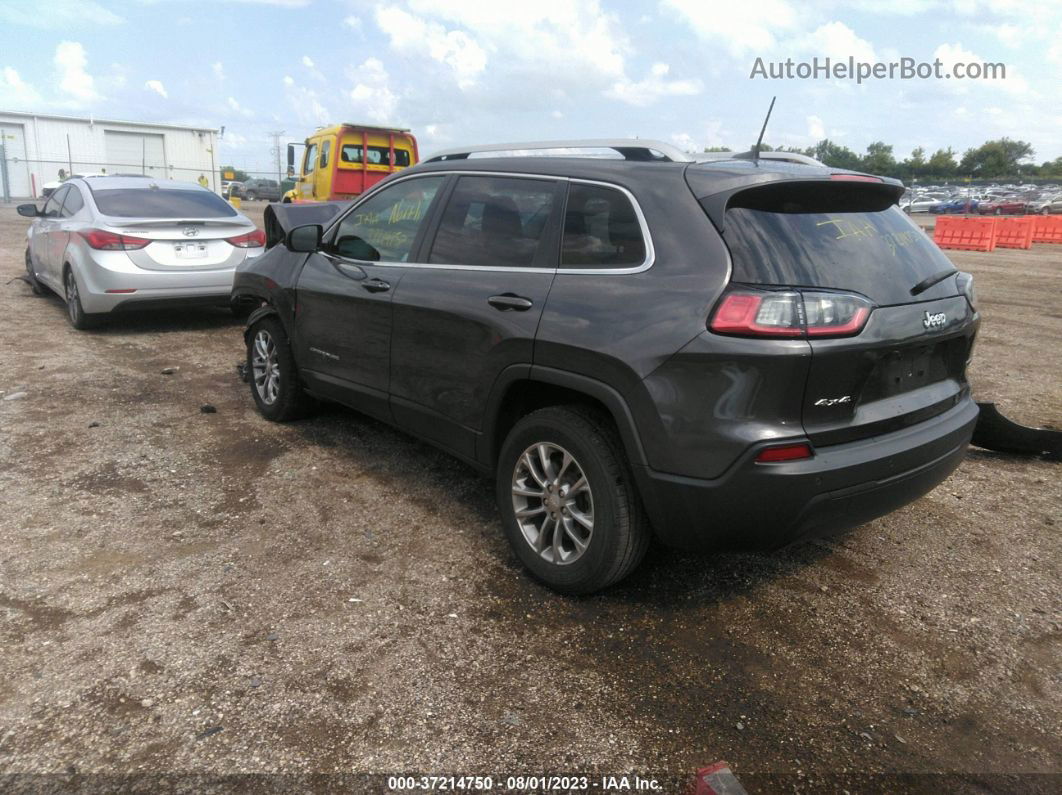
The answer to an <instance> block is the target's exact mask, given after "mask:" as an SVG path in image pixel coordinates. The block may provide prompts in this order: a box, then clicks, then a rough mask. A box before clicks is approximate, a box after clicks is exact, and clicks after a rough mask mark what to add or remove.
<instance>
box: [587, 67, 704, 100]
mask: <svg viewBox="0 0 1062 795" xmlns="http://www.w3.org/2000/svg"><path fill="white" fill-rule="evenodd" d="M670 70H671V67H670V66H668V65H667V64H666V63H655V64H653V66H652V68H651V69H650V70H649V74H648V75H646V77H645V78H644V79H642V80H638V81H637V82H635V81H631V80H627V79H626V78H625V79H623V80H619V81H617V82H615V83H613V85H612V88H610V89H609V90H608V91H606V92H605V95H606V96H608V97H611V98H612V99H618V100H620V101H621V102H626V103H627V104H629V105H636V106H639V107H645V106H647V105H652V104H653V103H654V102H656V101H657V100H658V99H660V98H661V97H674V96H690V95H692V94H699V93H700V92H701V88H702V86H701V81H700V80H668V79H667V75H668V72H669V71H670Z"/></svg>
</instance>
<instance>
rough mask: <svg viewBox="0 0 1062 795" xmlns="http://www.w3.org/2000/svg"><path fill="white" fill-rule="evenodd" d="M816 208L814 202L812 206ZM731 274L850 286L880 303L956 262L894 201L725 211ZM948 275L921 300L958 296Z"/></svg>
mask: <svg viewBox="0 0 1062 795" xmlns="http://www.w3.org/2000/svg"><path fill="white" fill-rule="evenodd" d="M816 209H818V208H816ZM724 238H725V240H726V242H727V244H728V245H729V247H730V253H731V256H732V258H733V264H734V272H733V277H732V278H733V281H735V282H742V283H745V284H765V285H779V286H781V285H786V286H794V287H825V288H830V289H837V290H854V291H855V292H858V293H862V294H863V295H865V296H867V297H868V298H870V299H871V300H873V301H875V302H877V303H878V304H880V305H883V306H886V305H890V304H902V303H910V302H911V301H913V300H915V299H914V298H912V296H911V293H910V290H911V288H912V287H914V286H915V285H916V284H918V283H919V282H921V281H922V280H924V279H925V278H927V277H928V276H932V275H933V274H937V273H940V272H941V271H942V270H946V269H949V268H953V266H952V264H951V261H950V260H948V258H947V257H946V256H944V254H942V253H941V251H940V249H939V248H937V246H936V245H935V244H934V243H933V242H932V240H931V239H930V238H929V237H928V236H927V235H926V233H925V232H923V231H922V230H921V229H920V228H919V227H918V226H917V225H916V224H915V223H913V222H912V221H911V220H910V219H909V218H908V217H907V216H906V214H904V213H903V211H901V210H900V209H899V208H898V207H896V206H895V205H893V206H890V207H888V208H886V209H883V210H878V211H874V212H840V211H836V212H771V211H768V210H762V209H752V208H749V207H736V208H731V209H729V210H727V212H726V226H725V233H724ZM955 293H956V286H955V283H954V280H950V279H947V280H945V281H943V282H941V283H939V284H937V285H935V286H934V287H931V288H930V289H928V290H926V291H925V292H923V293H921V294H920V295H919V296H918V299H917V300H919V301H926V300H933V299H937V298H942V297H944V296H949V295H955Z"/></svg>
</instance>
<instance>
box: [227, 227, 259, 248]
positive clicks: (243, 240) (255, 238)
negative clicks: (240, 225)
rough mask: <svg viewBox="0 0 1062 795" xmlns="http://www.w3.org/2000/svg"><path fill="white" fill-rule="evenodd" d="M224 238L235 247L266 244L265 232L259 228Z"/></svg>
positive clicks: (253, 246)
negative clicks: (244, 233)
mask: <svg viewBox="0 0 1062 795" xmlns="http://www.w3.org/2000/svg"><path fill="white" fill-rule="evenodd" d="M225 240H227V241H228V242H229V243H231V244H232V245H234V246H236V248H261V247H262V246H264V245H265V244H266V236H265V232H263V231H262V230H261V229H255V230H254V231H253V232H248V233H247V234H246V235H239V236H238V237H227V238H225Z"/></svg>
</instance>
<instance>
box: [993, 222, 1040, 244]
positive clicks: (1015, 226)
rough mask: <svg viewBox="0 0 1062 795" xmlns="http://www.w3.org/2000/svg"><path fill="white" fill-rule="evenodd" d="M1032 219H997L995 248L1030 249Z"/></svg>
mask: <svg viewBox="0 0 1062 795" xmlns="http://www.w3.org/2000/svg"><path fill="white" fill-rule="evenodd" d="M1033 220H1034V219H1032V218H997V219H996V246H997V247H998V248H1032V239H1033Z"/></svg>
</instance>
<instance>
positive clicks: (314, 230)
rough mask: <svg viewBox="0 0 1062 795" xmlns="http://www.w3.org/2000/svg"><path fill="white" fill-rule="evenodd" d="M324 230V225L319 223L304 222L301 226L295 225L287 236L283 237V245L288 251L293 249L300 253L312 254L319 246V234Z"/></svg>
mask: <svg viewBox="0 0 1062 795" xmlns="http://www.w3.org/2000/svg"><path fill="white" fill-rule="evenodd" d="M323 232H324V227H322V226H321V225H320V224H304V225H303V226H296V227H295V228H294V229H292V230H291V231H290V232H288V234H287V237H285V238H284V245H285V246H286V247H287V249H288V251H294V252H297V253H300V254H312V253H313V252H315V251H317V250H318V249H319V248H321V235H322V234H323Z"/></svg>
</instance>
